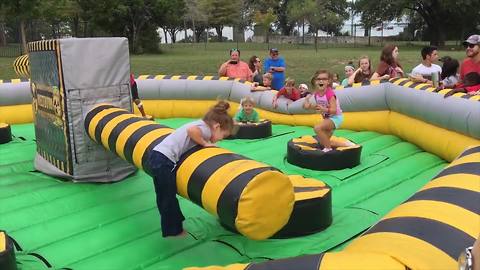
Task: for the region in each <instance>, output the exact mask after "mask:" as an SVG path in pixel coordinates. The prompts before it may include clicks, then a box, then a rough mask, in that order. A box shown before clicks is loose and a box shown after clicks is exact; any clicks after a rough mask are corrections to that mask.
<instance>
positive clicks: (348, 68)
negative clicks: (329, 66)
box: [341, 62, 355, 87]
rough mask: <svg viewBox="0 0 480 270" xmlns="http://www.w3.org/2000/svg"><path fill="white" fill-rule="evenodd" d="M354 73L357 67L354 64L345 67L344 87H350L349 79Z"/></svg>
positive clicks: (350, 63)
mask: <svg viewBox="0 0 480 270" xmlns="http://www.w3.org/2000/svg"><path fill="white" fill-rule="evenodd" d="M354 72H355V67H354V66H353V62H348V64H347V65H346V66H345V79H343V80H342V83H341V85H342V86H343V87H346V86H348V78H350V76H352V75H353V73H354Z"/></svg>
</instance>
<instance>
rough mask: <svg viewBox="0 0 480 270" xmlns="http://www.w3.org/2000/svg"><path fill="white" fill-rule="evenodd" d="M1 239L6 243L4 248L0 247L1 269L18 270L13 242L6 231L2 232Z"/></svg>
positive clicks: (0, 233)
mask: <svg viewBox="0 0 480 270" xmlns="http://www.w3.org/2000/svg"><path fill="white" fill-rule="evenodd" d="M0 238H2V241H1V242H4V243H5V245H4V246H2V247H0V269H2V270H16V269H17V262H16V259H15V250H14V248H13V242H12V240H10V238H9V237H8V235H7V233H5V232H4V231H0Z"/></svg>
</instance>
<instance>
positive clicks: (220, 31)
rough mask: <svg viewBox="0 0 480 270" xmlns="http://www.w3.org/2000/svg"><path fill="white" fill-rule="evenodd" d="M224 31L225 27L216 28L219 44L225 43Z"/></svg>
mask: <svg viewBox="0 0 480 270" xmlns="http://www.w3.org/2000/svg"><path fill="white" fill-rule="evenodd" d="M222 29H223V26H215V32H217V37H218V42H222V41H223V36H222Z"/></svg>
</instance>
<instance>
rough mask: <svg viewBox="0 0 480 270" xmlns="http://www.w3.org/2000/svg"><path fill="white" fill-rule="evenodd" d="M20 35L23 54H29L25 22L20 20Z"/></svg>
mask: <svg viewBox="0 0 480 270" xmlns="http://www.w3.org/2000/svg"><path fill="white" fill-rule="evenodd" d="M20 35H21V38H22V53H23V54H26V53H27V52H28V50H27V37H26V34H25V20H24V19H21V20H20Z"/></svg>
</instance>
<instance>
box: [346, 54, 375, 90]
mask: <svg viewBox="0 0 480 270" xmlns="http://www.w3.org/2000/svg"><path fill="white" fill-rule="evenodd" d="M372 75H373V74H372V65H371V63H370V58H368V56H362V57H360V59H359V60H358V68H357V70H355V72H354V73H353V74H352V75H350V77H349V78H348V84H354V83H361V82H363V81H369V80H370V78H371V77H372Z"/></svg>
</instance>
